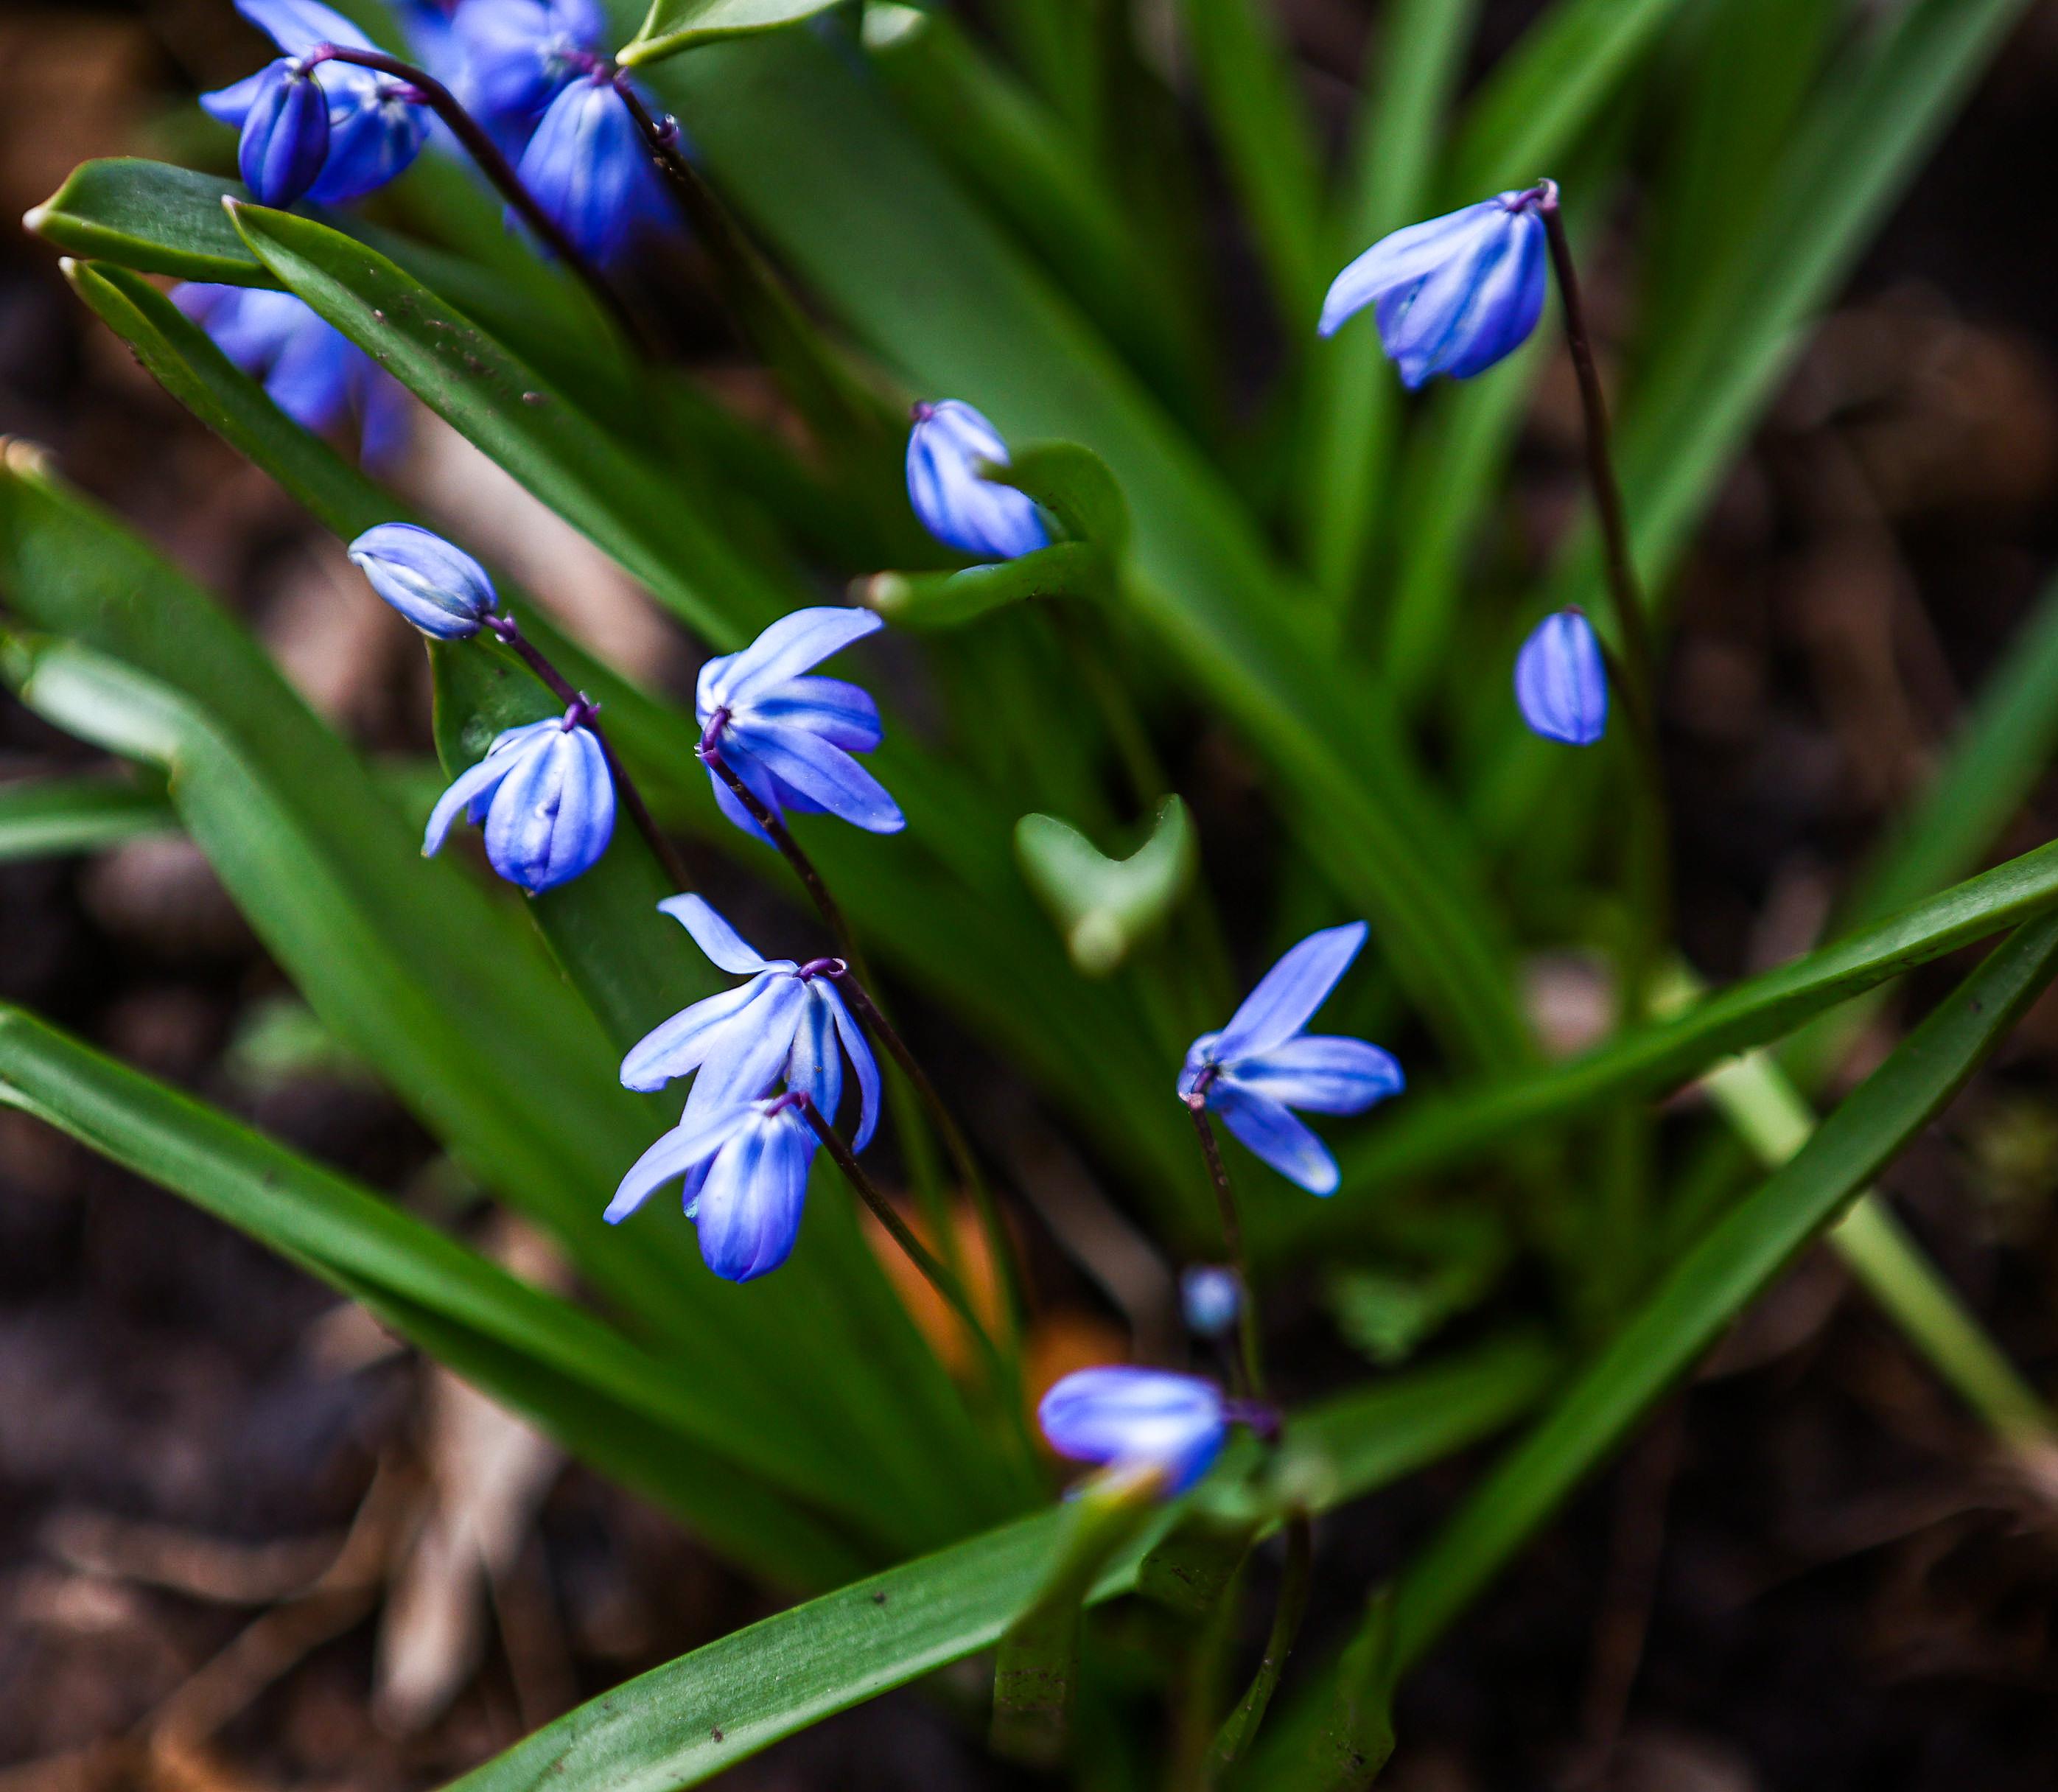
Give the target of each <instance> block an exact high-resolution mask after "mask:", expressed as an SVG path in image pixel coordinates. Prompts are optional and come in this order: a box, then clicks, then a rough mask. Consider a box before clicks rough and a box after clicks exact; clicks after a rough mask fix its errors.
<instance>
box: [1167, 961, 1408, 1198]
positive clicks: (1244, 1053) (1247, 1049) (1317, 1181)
mask: <svg viewBox="0 0 2058 1792" xmlns="http://www.w3.org/2000/svg"><path fill="white" fill-rule="evenodd" d="M1364 944H1365V923H1364V922H1363V921H1353V922H1352V923H1351V924H1349V926H1347V927H1333V928H1325V929H1324V930H1323V931H1322V932H1320V933H1311V934H1309V936H1308V937H1307V938H1306V939H1305V940H1302V941H1301V944H1299V945H1297V946H1296V947H1294V948H1293V950H1292V951H1291V952H1288V953H1287V954H1286V956H1285V957H1283V958H1282V959H1281V960H1279V962H1278V963H1277V964H1275V965H1273V967H1272V968H1271V969H1270V970H1269V971H1266V972H1265V979H1264V981H1262V982H1261V983H1259V984H1258V986H1257V988H1255V989H1253V991H1251V992H1250V995H1247V996H1246V997H1245V998H1244V1000H1243V1006H1242V1007H1240V1008H1238V1010H1237V1011H1236V1012H1235V1013H1234V1015H1231V1016H1230V1023H1229V1025H1228V1026H1226V1027H1224V1028H1223V1029H1222V1031H1220V1032H1219V1033H1203V1034H1202V1035H1201V1036H1200V1037H1199V1038H1198V1039H1196V1040H1194V1043H1193V1044H1192V1045H1191V1046H1190V1047H1188V1048H1187V1051H1186V1066H1185V1067H1184V1068H1183V1069H1182V1070H1181V1071H1180V1072H1179V1094H1180V1096H1181V1098H1182V1099H1184V1100H1186V1101H1188V1102H1189V1103H1191V1102H1193V1101H1195V1100H1198V1101H1200V1102H1202V1103H1205V1104H1206V1106H1207V1107H1210V1108H1212V1109H1214V1111H1215V1112H1217V1113H1218V1114H1219V1115H1222V1124H1223V1125H1224V1126H1227V1127H1228V1128H1229V1130H1230V1131H1231V1132H1233V1133H1234V1134H1236V1136H1237V1137H1238V1138H1240V1139H1242V1141H1243V1142H1244V1143H1245V1144H1246V1145H1247V1146H1249V1147H1250V1150H1252V1151H1253V1152H1254V1153H1255V1154H1257V1156H1259V1157H1261V1158H1263V1159H1264V1160H1265V1162H1267V1163H1269V1164H1270V1165H1271V1166H1272V1167H1273V1169H1274V1170H1277V1171H1278V1172H1279V1174H1281V1175H1282V1176H1284V1177H1285V1178H1288V1179H1289V1181H1291V1182H1298V1183H1299V1184H1300V1185H1301V1187H1302V1188H1304V1189H1305V1190H1307V1191H1308V1192H1309V1194H1335V1193H1336V1189H1337V1160H1336V1159H1335V1158H1333V1157H1331V1156H1330V1155H1329V1147H1328V1146H1325V1144H1323V1142H1321V1140H1320V1139H1319V1138H1317V1137H1316V1136H1315V1135H1314V1134H1313V1133H1312V1132H1310V1131H1309V1130H1308V1128H1307V1127H1306V1126H1304V1125H1303V1124H1302V1123H1301V1122H1300V1121H1299V1120H1297V1119H1295V1118H1294V1117H1293V1115H1292V1114H1291V1113H1290V1112H1289V1109H1291V1108H1296V1107H1300V1108H1305V1109H1307V1110H1308V1111H1309V1112H1311V1113H1314V1114H1361V1113H1362V1112H1364V1111H1365V1109H1366V1108H1368V1107H1371V1106H1372V1105H1373V1103H1375V1102H1382V1101H1385V1099H1387V1098H1388V1097H1389V1095H1398V1094H1399V1093H1400V1091H1401V1089H1402V1087H1404V1083H1405V1080H1406V1079H1404V1077H1403V1076H1402V1075H1401V1074H1400V1065H1399V1064H1397V1063H1395V1061H1394V1059H1393V1055H1392V1054H1391V1053H1390V1052H1387V1051H1381V1049H1380V1048H1379V1047H1377V1046H1376V1045H1372V1044H1369V1043H1367V1042H1366V1041H1365V1040H1363V1039H1343V1038H1338V1037H1336V1036H1333V1035H1323V1034H1314V1033H1309V1032H1307V1031H1305V1027H1307V1024H1308V1022H1309V1019H1311V1018H1312V1017H1313V1015H1314V1012H1315V1011H1316V1009H1317V1008H1319V1007H1321V1005H1322V1003H1323V1002H1324V1001H1325V1000H1326V999H1328V996H1329V991H1331V990H1333V989H1334V988H1335V987H1337V981H1338V979H1341V977H1342V975H1343V974H1344V972H1345V971H1348V970H1349V968H1350V966H1351V960H1353V959H1354V958H1356V957H1357V955H1358V952H1359V949H1360V948H1361V947H1362V946H1363V945H1364Z"/></svg>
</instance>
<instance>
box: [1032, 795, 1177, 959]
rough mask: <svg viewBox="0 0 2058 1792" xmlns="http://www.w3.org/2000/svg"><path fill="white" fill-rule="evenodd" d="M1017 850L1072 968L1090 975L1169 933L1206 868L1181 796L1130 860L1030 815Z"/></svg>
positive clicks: (1049, 818) (1161, 813) (1052, 820)
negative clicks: (1168, 927)
mask: <svg viewBox="0 0 2058 1792" xmlns="http://www.w3.org/2000/svg"><path fill="white" fill-rule="evenodd" d="M1015 852H1017V853H1018V854H1019V856H1020V858H1021V860H1022V874H1023V876H1025V877H1027V879H1028V880H1029V884H1030V887H1031V888H1033V889H1034V890H1035V892H1036V894H1037V895H1038V896H1039V897H1040V898H1041V899H1042V900H1043V905H1044V907H1046V908H1048V909H1049V910H1050V912H1051V919H1052V920H1055V921H1056V923H1057V924H1058V929H1059V932H1061V933H1063V935H1064V936H1065V948H1066V950H1067V951H1068V952H1070V953H1071V955H1072V962H1073V964H1076V965H1077V966H1078V967H1079V970H1080V972H1081V973H1082V974H1083V975H1086V976H1089V977H1105V976H1108V975H1111V974H1112V973H1113V972H1114V971H1115V970H1117V969H1118V968H1119V967H1120V966H1121V964H1122V961H1123V960H1125V959H1126V958H1127V957H1128V956H1130V953H1131V952H1134V950H1135V949H1136V948H1137V947H1138V945H1139V944H1142V942H1143V941H1145V940H1147V939H1149V938H1150V936H1152V935H1154V934H1155V933H1156V932H1158V931H1159V930H1160V929H1162V928H1163V927H1164V925H1165V924H1166V921H1167V920H1169V919H1170V916H1171V913H1172V911H1173V909H1174V908H1175V907H1177V906H1178V901H1179V899H1180V898H1181V897H1182V896H1184V895H1185V894H1186V890H1187V888H1188V887H1189V886H1190V884H1192V882H1193V880H1194V873H1195V872H1197V871H1198V869H1199V868H1200V847H1199V844H1198V841H1197V840H1195V838H1194V828H1193V824H1192V822H1191V821H1189V820H1188V818H1187V815H1186V805H1185V804H1184V803H1182V802H1181V801H1179V799H1178V797H1167V798H1166V801H1165V803H1164V806H1163V807H1162V808H1161V809H1159V810H1158V819H1157V821H1156V822H1155V824H1154V825H1153V826H1152V828H1151V830H1150V838H1149V839H1148V840H1145V841H1144V843H1143V844H1142V845H1141V846H1139V847H1138V848H1137V849H1136V850H1135V851H1134V852H1132V853H1130V856H1128V857H1127V858H1126V859H1110V858H1106V857H1105V856H1102V853H1101V852H1099V850H1098V849H1097V848H1095V845H1094V844H1093V842H1092V841H1091V840H1088V839H1087V837H1086V836H1085V835H1084V834H1083V833H1081V832H1079V829H1078V828H1074V827H1071V826H1070V825H1068V824H1067V823H1065V822H1063V821H1059V819H1058V818H1057V817H1055V816H1053V815H1025V816H1023V817H1022V819H1021V820H1020V821H1019V822H1017V823H1016V824H1015Z"/></svg>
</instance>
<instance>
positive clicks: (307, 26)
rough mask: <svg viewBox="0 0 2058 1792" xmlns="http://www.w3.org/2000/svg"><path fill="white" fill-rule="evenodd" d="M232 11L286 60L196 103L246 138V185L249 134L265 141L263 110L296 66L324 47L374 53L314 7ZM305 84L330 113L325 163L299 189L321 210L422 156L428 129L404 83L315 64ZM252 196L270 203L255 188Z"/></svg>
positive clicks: (254, 4)
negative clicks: (313, 89)
mask: <svg viewBox="0 0 2058 1792" xmlns="http://www.w3.org/2000/svg"><path fill="white" fill-rule="evenodd" d="M236 10H237V11H238V12H240V13H241V14H243V16H244V18H247V19H248V20H249V21H250V22H251V23H252V24H253V25H255V26H257V28H258V29H259V30H261V31H263V32H264V34H265V35H266V36H267V37H268V38H271V40H272V42H274V43H275V44H276V45H277V46H279V48H280V50H281V51H282V52H283V53H284V54H282V55H281V56H280V58H278V60H277V61H276V62H272V63H269V64H268V65H267V66H265V67H264V68H262V69H260V70H258V72H257V73H256V74H254V75H252V76H250V77H248V79H246V80H243V81H237V82H236V84H235V85H233V86H229V87H224V88H222V89H221V90H220V91H219V92H217V93H203V94H202V95H201V102H200V103H201V105H202V106H203V107H205V109H207V111H208V112H209V113H211V114H212V115H213V117H217V118H219V119H220V120H221V121H222V122H223V123H224V125H233V126H235V128H236V129H238V130H240V131H241V132H242V133H244V142H243V144H242V145H241V150H240V158H241V161H242V165H243V169H244V179H245V181H248V179H249V176H250V171H251V168H252V154H253V150H252V143H251V141H250V140H251V137H252V134H253V131H256V133H260V134H268V128H267V126H266V125H265V117H266V114H265V113H264V111H263V110H262V109H260V102H262V101H265V99H266V97H267V96H268V95H271V96H273V97H272V104H273V105H276V104H277V103H278V102H277V99H276V94H277V92H278V88H279V81H280V76H281V74H284V73H287V72H288V71H290V72H292V73H293V74H296V76H298V75H299V74H300V71H299V70H298V69H297V65H298V64H300V62H302V61H303V60H304V58H307V57H308V56H310V55H312V54H313V53H314V52H315V51H316V50H318V49H320V47H321V46H323V45H324V44H336V45H338V46H343V47H344V48H348V49H351V50H370V49H371V48H373V47H374V46H373V44H372V42H371V39H370V38H367V37H366V36H365V35H364V33H363V32H362V31H360V30H358V29H357V27H356V26H355V25H353V24H352V23H351V22H350V21H349V20H348V19H347V18H344V16H343V15H342V14H340V13H336V12H332V11H331V10H329V9H328V7H327V6H321V5H320V4H318V3H317V0H236ZM302 78H306V79H311V80H312V81H313V82H314V83H315V85H316V86H317V87H318V88H319V89H320V90H321V92H322V93H323V94H324V96H325V97H326V98H327V101H328V156H327V159H326V160H325V161H324V162H323V163H322V164H321V165H320V174H319V177H317V178H315V179H314V180H313V181H312V183H311V184H309V185H307V186H306V187H305V189H304V191H305V192H306V193H307V195H308V197H309V198H311V199H313V200H315V201H318V202H320V204H322V205H341V204H343V203H344V201H348V200H352V199H357V198H360V197H363V196H364V194H366V193H371V192H374V191H375V190H376V189H379V188H380V187H383V185H386V183H387V181H391V180H392V179H393V178H394V177H395V176H396V175H399V174H400V173H403V172H404V171H405V170H406V169H407V165H409V164H410V163H411V162H412V161H414V159H415V157H416V156H418V155H419V154H420V153H421V149H422V144H423V141H424V139H425V138H426V137H427V135H428V123H427V119H426V118H425V117H423V113H422V111H421V109H420V108H419V106H418V105H416V104H415V101H414V98H413V97H412V90H411V89H410V88H409V87H408V86H407V83H406V82H405V81H398V80H396V79H395V78H394V77H392V76H391V75H388V74H381V73H379V70H376V69H360V68H358V67H356V66H354V65H353V64H351V63H348V62H323V63H320V64H319V65H318V66H316V68H315V69H314V70H312V73H311V74H307V75H305V76H304V77H302ZM252 192H256V193H257V194H258V197H260V199H265V200H266V202H267V203H268V204H269V203H274V201H272V200H270V199H268V197H267V196H266V195H265V194H264V193H262V192H260V191H259V190H258V189H257V188H256V185H255V184H254V183H253V184H252Z"/></svg>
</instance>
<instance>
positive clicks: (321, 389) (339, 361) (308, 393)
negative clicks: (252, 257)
mask: <svg viewBox="0 0 2058 1792" xmlns="http://www.w3.org/2000/svg"><path fill="white" fill-rule="evenodd" d="M172 298H173V303H174V304H177V306H178V308H179V309H180V310H181V311H182V312H185V314H186V316H189V317H190V318H191V319H192V320H193V321H194V322H195V323H196V324H199V325H200V327H201V328H202V329H204V330H205V331H206V332H207V333H208V334H209V336H212V337H213V339H214V343H215V346H216V347H217V348H219V349H221V352H222V353H223V354H224V355H226V356H228V358H229V360H232V361H233V362H234V363H235V364H236V366H238V367H239V368H241V369H242V370H243V371H244V372H245V373H247V374H248V375H250V377H251V378H252V379H255V380H257V381H259V382H260V383H261V384H262V385H263V386H264V390H265V391H266V392H267V393H268V395H270V397H271V399H272V403H275V404H276V405H277V406H278V407H279V408H280V410H281V411H284V412H285V413H286V415H288V416H289V417H291V418H292V419H293V421H294V422H295V423H299V424H300V425H301V426H302V427H304V428H307V429H311V430H314V431H316V432H317V433H320V434H327V433H328V432H329V431H333V430H336V429H338V428H340V427H341V426H342V425H343V424H344V423H346V422H347V421H348V420H349V419H350V418H351V417H352V415H355V416H356V419H357V424H358V440H359V444H360V450H361V453H362V457H363V459H364V462H365V463H366V465H368V466H372V467H376V466H379V465H382V464H384V463H389V462H391V461H392V460H394V459H396V458H397V457H398V456H399V453H400V451H402V450H403V448H404V447H406V446H407V392H406V391H405V389H404V388H403V387H402V386H401V384H400V383H399V381H398V380H396V379H394V377H393V376H392V375H391V374H390V373H387V372H386V371H385V370H384V369H383V368H381V367H379V365H378V364H376V363H375V362H374V361H373V360H372V359H371V356H368V355H367V354H366V353H365V352H364V350H363V349H361V348H359V347H358V346H357V345H356V344H355V343H353V342H352V341H351V340H350V339H349V338H348V336H344V334H343V333H342V332H340V331H339V330H336V329H333V328H331V327H330V326H329V325H328V324H326V323H325V322H324V321H323V320H322V319H321V318H320V317H318V316H316V314H315V313H314V312H312V310H310V309H309V308H308V306H307V304H305V303H304V301H303V300H299V299H296V298H295V297H294V296H293V295H292V293H290V292H261V291H259V290H258V289H256V288H252V287H243V286H209V285H206V284H189V285H185V286H181V287H180V288H178V289H177V291H176V292H173V295H172Z"/></svg>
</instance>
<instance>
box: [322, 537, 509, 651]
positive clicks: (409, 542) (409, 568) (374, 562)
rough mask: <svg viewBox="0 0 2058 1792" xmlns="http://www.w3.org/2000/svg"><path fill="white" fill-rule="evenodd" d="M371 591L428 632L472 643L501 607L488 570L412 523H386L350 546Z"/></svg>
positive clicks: (354, 559)
mask: <svg viewBox="0 0 2058 1792" xmlns="http://www.w3.org/2000/svg"><path fill="white" fill-rule="evenodd" d="M350 558H351V559H352V562H354V563H355V564H356V566H357V567H358V568H359V570H360V571H362V572H363V573H364V576H365V577H366V578H368V579H369V580H370V581H371V589H372V590H375V591H376V592H377V593H378V594H379V596H380V597H382V598H384V599H385V600H386V601H387V602H388V603H390V604H391V605H392V606H393V607H394V608H395V610H399V613H400V614H402V615H403V616H404V617H406V618H407V620H408V621H409V622H412V623H413V624H414V625H415V627H416V628H418V629H419V630H421V631H422V633H423V634H427V635H433V636H434V637H435V638H436V639H437V640H439V641H468V640H470V639H471V637H472V636H474V635H475V634H478V633H479V623H480V622H481V621H482V620H483V619H484V618H486V617H488V616H491V614H493V612H494V611H495V609H497V608H498V607H499V602H500V599H499V596H498V595H497V594H495V591H494V589H493V581H492V580H491V578H488V577H487V572H486V569H485V568H484V567H483V566H481V565H479V562H477V561H476V560H475V559H473V558H472V557H471V555H470V554H467V553H466V552H465V551H464V550H463V548H459V547H453V546H451V544H450V543H449V542H447V541H445V540H444V539H443V537H442V536H440V535H436V534H431V533H430V532H429V530H426V529H422V528H418V527H417V526H415V524H413V523H380V524H379V526H377V527H376V528H374V529H368V530H365V531H364V534H361V535H360V536H359V537H358V538H357V539H356V541H354V542H352V543H351V544H350Z"/></svg>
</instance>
